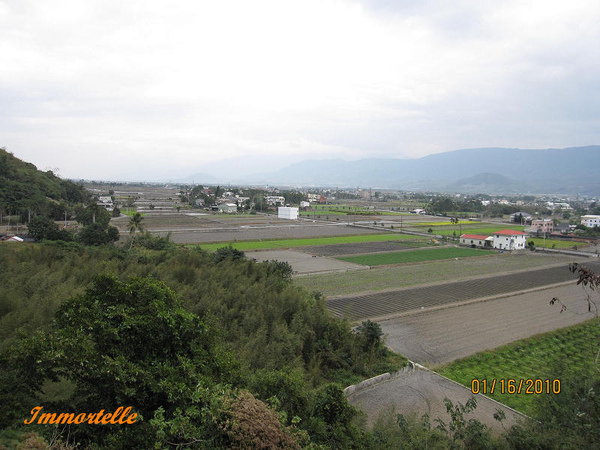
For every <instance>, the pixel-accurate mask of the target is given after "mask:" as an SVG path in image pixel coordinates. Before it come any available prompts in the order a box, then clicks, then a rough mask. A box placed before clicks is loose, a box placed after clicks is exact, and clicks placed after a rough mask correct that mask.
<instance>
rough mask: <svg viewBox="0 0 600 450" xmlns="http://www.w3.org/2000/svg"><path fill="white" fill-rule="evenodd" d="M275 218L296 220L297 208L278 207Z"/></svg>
mask: <svg viewBox="0 0 600 450" xmlns="http://www.w3.org/2000/svg"><path fill="white" fill-rule="evenodd" d="M277 217H278V218H280V219H290V220H298V208H290V207H289V206H280V207H279V208H277Z"/></svg>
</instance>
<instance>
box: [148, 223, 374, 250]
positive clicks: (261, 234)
mask: <svg viewBox="0 0 600 450" xmlns="http://www.w3.org/2000/svg"><path fill="white" fill-rule="evenodd" d="M168 231H173V234H172V236H171V238H172V240H173V242H175V243H177V244H201V245H202V244H210V243H219V244H220V245H219V247H222V246H223V245H227V244H228V243H230V242H231V243H234V242H235V241H237V242H248V241H260V240H262V241H272V240H278V239H282V240H287V239H290V240H295V239H313V238H322V237H339V236H359V235H379V234H382V232H381V231H378V230H377V231H376V230H373V229H368V228H360V227H350V226H346V225H337V224H323V223H310V224H306V223H300V224H289V221H288V223H271V224H265V225H240V224H238V223H232V224H231V225H229V226H223V225H222V224H221V225H220V226H212V227H210V228H204V229H197V228H189V229H182V230H179V231H174V230H172V229H164V230H160V231H155V232H154V234H159V235H165V234H166V233H167V232H168Z"/></svg>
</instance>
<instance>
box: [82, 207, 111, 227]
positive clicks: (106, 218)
mask: <svg viewBox="0 0 600 450" xmlns="http://www.w3.org/2000/svg"><path fill="white" fill-rule="evenodd" d="M76 218H77V222H79V223H81V224H83V225H90V224H92V223H99V224H100V225H102V226H103V227H104V228H107V227H108V224H109V223H110V213H109V212H108V211H107V210H106V209H104V208H102V207H101V206H99V205H98V204H96V206H95V207H92V205H90V206H88V207H86V208H81V207H79V208H77V210H76Z"/></svg>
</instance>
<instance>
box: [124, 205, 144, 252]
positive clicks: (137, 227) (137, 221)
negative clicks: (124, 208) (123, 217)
mask: <svg viewBox="0 0 600 450" xmlns="http://www.w3.org/2000/svg"><path fill="white" fill-rule="evenodd" d="M143 220H144V218H143V217H142V215H141V214H140V213H139V212H136V213H135V214H134V215H133V216H131V218H130V219H129V223H128V224H127V229H128V230H129V233H130V234H133V237H132V238H131V244H130V245H129V248H131V247H132V246H133V241H134V240H135V235H136V233H137V232H138V231H144V228H145V227H144V224H143V223H142V221H143Z"/></svg>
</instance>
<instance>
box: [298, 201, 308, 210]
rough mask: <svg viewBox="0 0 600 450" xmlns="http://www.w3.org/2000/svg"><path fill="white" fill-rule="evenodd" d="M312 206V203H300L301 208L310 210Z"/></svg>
mask: <svg viewBox="0 0 600 450" xmlns="http://www.w3.org/2000/svg"><path fill="white" fill-rule="evenodd" d="M309 206H310V202H304V201H302V202H300V208H308V207H309Z"/></svg>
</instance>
